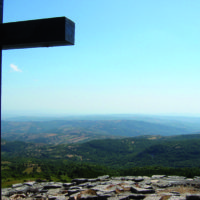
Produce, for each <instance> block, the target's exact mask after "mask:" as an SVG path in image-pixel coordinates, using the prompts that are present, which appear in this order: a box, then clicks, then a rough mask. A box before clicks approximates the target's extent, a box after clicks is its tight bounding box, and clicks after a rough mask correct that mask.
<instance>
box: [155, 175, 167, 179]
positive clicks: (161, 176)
mask: <svg viewBox="0 0 200 200" xmlns="http://www.w3.org/2000/svg"><path fill="white" fill-rule="evenodd" d="M164 177H166V175H153V176H152V179H161V178H164Z"/></svg>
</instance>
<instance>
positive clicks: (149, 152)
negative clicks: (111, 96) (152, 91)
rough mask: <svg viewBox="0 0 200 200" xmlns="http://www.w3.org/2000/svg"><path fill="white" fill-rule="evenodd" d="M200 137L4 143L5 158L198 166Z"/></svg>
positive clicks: (107, 163)
mask: <svg viewBox="0 0 200 200" xmlns="http://www.w3.org/2000/svg"><path fill="white" fill-rule="evenodd" d="M199 147H200V134H191V135H180V136H170V137H164V136H155V135H153V136H139V137H131V138H123V139H104V140H93V141H89V142H86V143H81V144H80V143H79V144H68V145H67V144H61V145H45V144H35V143H25V142H16V141H14V142H8V141H5V140H2V144H1V155H2V157H3V158H4V159H9V158H14V159H17V157H20V158H23V157H24V158H31V159H34V158H37V159H50V160H51V159H52V160H64V159H66V160H68V161H79V162H88V163H92V164H102V165H107V166H112V167H118V168H119V167H122V168H130V167H136V166H140V167H141V166H164V167H199V166H200V156H199V155H200V148H199Z"/></svg>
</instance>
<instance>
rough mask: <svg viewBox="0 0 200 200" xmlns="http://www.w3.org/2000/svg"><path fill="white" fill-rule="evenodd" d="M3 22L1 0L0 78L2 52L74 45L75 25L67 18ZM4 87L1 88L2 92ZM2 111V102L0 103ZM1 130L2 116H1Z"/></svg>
mask: <svg viewBox="0 0 200 200" xmlns="http://www.w3.org/2000/svg"><path fill="white" fill-rule="evenodd" d="M2 22H3V0H0V68H1V69H0V70H1V71H0V73H1V74H0V76H1V81H2V67H1V63H2V50H4V49H20V48H33V47H50V46H65V45H74V35H75V24H74V22H73V21H71V20H69V19H68V18H66V17H56V18H48V19H39V20H29V21H21V22H11V23H2ZM1 88H2V87H0V90H1ZM0 110H1V101H0ZM0 128H1V115H0Z"/></svg>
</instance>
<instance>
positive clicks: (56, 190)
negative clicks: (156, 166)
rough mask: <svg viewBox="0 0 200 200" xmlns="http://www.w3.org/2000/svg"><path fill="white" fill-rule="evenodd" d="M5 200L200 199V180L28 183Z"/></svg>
mask: <svg viewBox="0 0 200 200" xmlns="http://www.w3.org/2000/svg"><path fill="white" fill-rule="evenodd" d="M1 195H2V197H1V199H3V200H8V199H36V200H39V199H40V200H45V199H46V200H48V199H49V200H66V199H68V200H129V199H144V200H200V177H194V178H193V179H186V178H185V177H180V176H165V175H154V176H152V177H147V176H143V177H142V176H139V177H135V176H126V177H109V176H108V175H105V176H100V177H98V178H95V179H86V178H80V179H73V180H72V181H71V183H61V182H45V181H38V182H25V183H22V184H14V185H12V187H11V188H2V189H1Z"/></svg>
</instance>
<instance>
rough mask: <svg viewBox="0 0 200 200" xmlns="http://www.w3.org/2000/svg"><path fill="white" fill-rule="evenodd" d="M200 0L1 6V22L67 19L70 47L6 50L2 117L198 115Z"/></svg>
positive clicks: (46, 0) (23, 0)
mask: <svg viewBox="0 0 200 200" xmlns="http://www.w3.org/2000/svg"><path fill="white" fill-rule="evenodd" d="M199 10H200V1H199V0H192V1H188V0H163V1H160V0H139V1H138V0H109V1H108V0H95V1H92V0H84V1H83V0H73V1H72V0H57V1H53V0H42V1H41V0H34V1H31V0H17V1H13V0H4V15H3V20H4V23H6V22H13V21H22V20H31V19H40V18H50V17H59V16H65V17H67V18H69V19H71V20H72V21H74V22H75V24H76V30H75V45H74V46H62V47H49V48H46V47H45V48H30V49H18V50H4V51H3V61H2V115H3V116H4V115H9V114H15V115H72V114H75V115H77V114H78V115H79V114H166V115H169V114H178V115H198V116H200V37H199V35H200V20H199V19H200V12H199Z"/></svg>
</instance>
